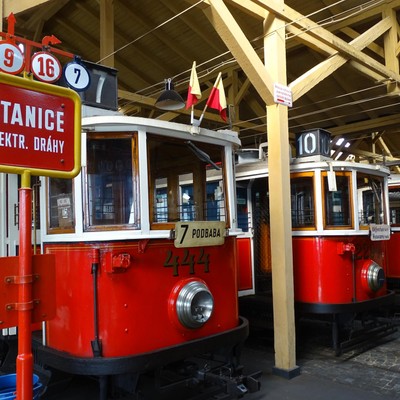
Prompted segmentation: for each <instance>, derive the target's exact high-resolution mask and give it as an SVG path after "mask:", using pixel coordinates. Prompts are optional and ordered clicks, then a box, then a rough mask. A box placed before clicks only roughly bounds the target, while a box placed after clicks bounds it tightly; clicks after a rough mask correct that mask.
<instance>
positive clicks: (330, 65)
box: [289, 17, 391, 101]
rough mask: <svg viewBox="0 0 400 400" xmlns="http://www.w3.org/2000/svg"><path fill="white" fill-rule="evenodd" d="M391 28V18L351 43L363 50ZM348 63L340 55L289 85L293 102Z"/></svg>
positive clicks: (346, 59) (355, 47) (345, 58)
mask: <svg viewBox="0 0 400 400" xmlns="http://www.w3.org/2000/svg"><path fill="white" fill-rule="evenodd" d="M390 28H391V19H390V18H389V17H387V18H385V19H383V20H382V21H380V22H378V23H377V24H376V25H374V26H373V27H371V28H370V29H368V30H367V31H366V32H364V33H363V34H361V35H360V36H358V37H357V38H356V39H354V40H353V41H351V42H350V44H351V46H352V47H353V48H354V49H355V50H361V49H363V48H365V47H367V46H368V45H369V44H370V43H372V42H374V41H375V40H376V39H377V38H378V37H380V36H381V35H382V34H384V33H385V32H386V31H387V30H389V29H390ZM347 61H348V58H347V57H345V56H343V55H342V54H340V53H337V54H336V55H334V56H332V57H330V58H328V59H327V60H325V61H323V62H321V63H320V64H318V65H316V66H315V67H314V68H311V69H310V70H309V71H307V72H306V73H305V74H303V75H302V76H300V77H299V78H297V79H296V80H294V81H293V82H291V83H290V84H289V87H290V88H291V89H292V93H293V101H295V100H297V99H298V98H300V97H301V96H303V95H304V94H305V93H307V92H308V91H309V90H310V89H312V88H313V87H314V86H315V85H317V84H318V83H319V82H321V81H322V80H323V79H325V78H326V77H328V76H329V75H331V74H332V73H333V72H334V71H336V70H337V69H338V68H340V67H341V66H342V65H344V64H345V63H346V62H347Z"/></svg>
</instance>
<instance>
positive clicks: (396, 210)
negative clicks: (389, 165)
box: [389, 186, 400, 226]
mask: <svg viewBox="0 0 400 400" xmlns="http://www.w3.org/2000/svg"><path fill="white" fill-rule="evenodd" d="M389 213H390V224H391V225H393V226H400V186H392V187H390V188H389Z"/></svg>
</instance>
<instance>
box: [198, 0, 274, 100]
mask: <svg viewBox="0 0 400 400" xmlns="http://www.w3.org/2000/svg"><path fill="white" fill-rule="evenodd" d="M209 4H210V5H211V7H209V8H207V9H205V10H204V13H205V14H206V16H207V17H208V19H209V20H210V22H211V23H212V25H213V26H214V28H215V30H216V31H217V32H218V34H219V35H220V37H221V38H222V39H223V41H224V42H225V44H226V46H227V47H228V49H229V50H230V52H231V53H232V55H233V56H234V57H235V58H236V60H237V61H238V63H239V65H240V66H241V68H242V69H243V71H244V72H245V74H246V75H247V77H248V78H249V80H250V81H251V83H252V84H253V86H254V87H255V88H256V90H257V91H258V93H259V94H260V96H261V98H262V99H263V101H264V102H265V103H266V104H274V96H273V81H272V79H271V77H270V75H269V73H268V72H267V70H266V68H265V66H264V64H263V62H262V61H261V59H260V57H259V56H258V54H257V53H256V52H255V50H254V49H253V47H252V45H251V43H250V42H249V40H248V39H247V37H246V36H245V34H244V33H243V31H242V30H241V28H240V27H239V25H238V23H237V22H236V20H235V19H234V17H233V16H232V14H231V13H230V12H229V10H228V8H227V7H226V5H225V4H224V2H223V1H222V0H209Z"/></svg>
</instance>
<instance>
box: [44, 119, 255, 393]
mask: <svg viewBox="0 0 400 400" xmlns="http://www.w3.org/2000/svg"><path fill="white" fill-rule="evenodd" d="M239 144H240V142H239V139H238V136H237V134H236V133H234V132H232V131H221V132H220V131H218V132H215V131H209V130H207V129H203V128H198V127H192V126H186V125H182V124H177V123H169V122H163V121H157V120H150V119H144V118H135V117H126V116H120V115H112V116H93V117H86V118H83V121H82V170H81V173H80V174H79V175H78V176H77V177H76V178H75V179H73V180H66V179H58V178H48V179H45V180H43V182H42V186H41V203H42V205H43V206H42V209H41V232H42V235H41V241H42V247H43V248H42V251H43V252H44V253H48V254H54V255H55V258H56V316H55V318H54V319H52V320H50V321H48V322H47V323H46V324H45V327H44V329H43V334H42V336H43V337H42V342H41V343H37V344H36V354H37V355H38V361H39V363H40V364H42V365H45V366H49V367H52V368H56V369H59V370H62V371H65V372H67V373H71V374H81V375H93V376H98V377H100V378H101V379H100V398H102V399H105V398H106V396H107V388H106V386H107V385H106V383H107V382H108V383H111V384H112V387H113V390H114V391H115V390H116V389H117V390H119V391H120V392H121V393H126V392H127V393H135V392H136V391H137V390H138V389H137V387H139V385H140V383H139V384H138V385H136V382H138V381H139V382H140V379H139V377H140V376H141V374H142V373H145V372H147V371H149V370H153V371H154V370H156V371H161V370H163V371H164V370H165V369H166V367H165V366H166V365H171V364H174V366H175V363H176V362H177V361H179V360H184V359H187V358H189V357H192V356H194V355H200V354H205V353H209V354H213V355H214V362H215V360H217V359H218V357H216V355H218V354H219V355H220V356H223V357H220V358H221V359H222V360H223V363H222V361H221V364H217V365H216V366H214V367H215V369H212V368H211V366H212V365H213V364H212V362H210V361H203V365H200V366H199V367H198V368H196V369H194V368H191V370H192V372H193V373H194V375H195V376H192V375H193V374H192V375H191V376H190V379H191V382H192V383H193V382H194V380H197V381H207V379H209V380H210V381H212V382H214V383H215V382H216V381H218V382H219V385H222V384H223V383H225V387H226V389H225V390H228V391H229V394H230V395H231V396H232V398H236V396H239V395H240V396H242V395H243V394H244V393H245V392H246V391H247V390H248V388H246V387H245V385H244V383H246V384H247V385H248V387H249V388H250V390H252V389H255V390H256V389H257V387H258V384H257V382H256V381H255V380H254V379H252V378H246V377H243V376H242V375H241V373H240V371H239V370H237V371H236V374H235V368H237V367H238V354H239V352H238V349H239V348H240V346H241V345H242V344H243V342H244V340H245V338H246V336H247V334H248V324H247V321H246V320H245V319H242V318H240V317H239V315H238V298H237V291H238V287H237V268H236V265H237V264H236V235H237V234H238V229H237V223H236V220H237V218H236V202H235V185H234V170H233V165H234V161H233V154H234V150H235V149H236V148H237V147H238V146H239ZM229 363H230V364H229ZM228 364H229V368H225V367H226V366H227V365H228ZM186 366H187V365H186ZM203 367H204V368H205V369H204V368H203ZM217 367H218V368H217ZM182 370H184V368H182ZM189 371H190V368H188V367H187V368H186V370H185V374H186V375H185V376H186V378H187V379H189ZM216 371H217V372H216ZM224 371H225V372H226V371H230V372H229V377H228V376H226V373H225V372H224ZM156 375H157V374H156ZM194 378H195V379H194ZM180 379H181V378H180ZM193 379H194V380H193ZM236 381H237V382H236ZM228 382H229V384H228ZM175 383H176V382H175ZM232 383H236V384H232ZM156 386H157V385H156ZM171 386H174V385H171ZM158 395H159V394H158ZM158 395H157V396H158ZM149 398H154V397H151V395H150V397H149ZM157 398H158V397H157ZM160 398H161V397H160Z"/></svg>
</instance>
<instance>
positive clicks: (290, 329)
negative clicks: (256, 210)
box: [264, 0, 300, 378]
mask: <svg viewBox="0 0 400 400" xmlns="http://www.w3.org/2000/svg"><path fill="white" fill-rule="evenodd" d="M279 3H281V4H282V6H283V5H284V0H279ZM269 17H270V18H268V19H266V20H265V24H264V33H265V39H264V62H265V66H266V68H267V71H268V73H269V75H270V76H271V78H272V80H273V81H274V82H277V83H280V84H282V85H286V84H287V79H286V44H285V24H284V21H283V20H281V19H279V17H273V18H271V17H272V15H270V16H269ZM267 133H268V169H269V203H270V204H269V207H270V226H271V261H272V294H273V310H274V343H275V366H274V368H273V372H274V373H275V374H277V375H280V376H284V377H286V378H292V377H295V376H297V375H299V373H300V368H299V367H298V366H296V343H295V334H296V332H295V318H294V289H293V260H292V223H291V202H290V157H289V150H290V145H289V126H288V108H287V106H284V105H280V104H272V105H267Z"/></svg>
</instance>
